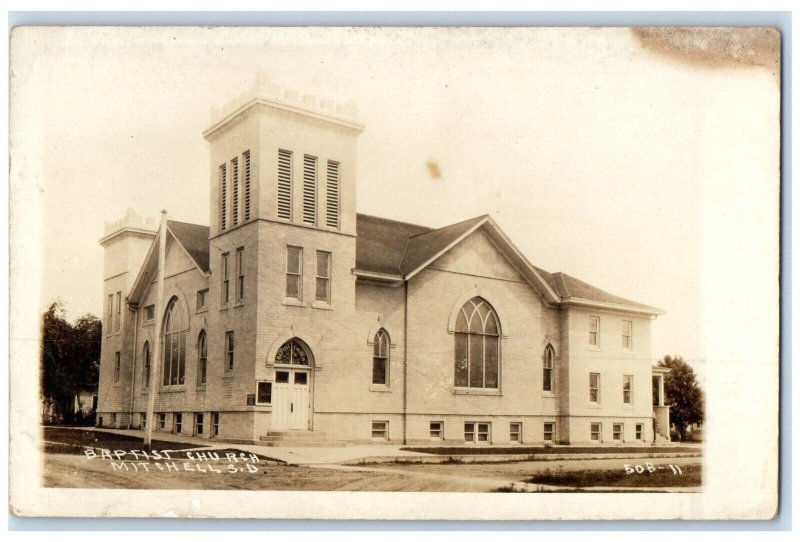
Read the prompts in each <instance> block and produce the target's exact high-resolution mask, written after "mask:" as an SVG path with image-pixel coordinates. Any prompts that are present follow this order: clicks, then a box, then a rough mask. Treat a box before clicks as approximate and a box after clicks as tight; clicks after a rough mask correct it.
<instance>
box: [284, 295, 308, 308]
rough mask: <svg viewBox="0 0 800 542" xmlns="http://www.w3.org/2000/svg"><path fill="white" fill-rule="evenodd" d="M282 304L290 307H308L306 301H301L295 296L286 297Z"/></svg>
mask: <svg viewBox="0 0 800 542" xmlns="http://www.w3.org/2000/svg"><path fill="white" fill-rule="evenodd" d="M281 305H288V306H289V307H307V306H308V305H306V304H305V303H304V302H302V301H300V300H299V299H297V298H295V297H284V298H283V301H281Z"/></svg>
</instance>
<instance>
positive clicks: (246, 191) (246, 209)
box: [244, 150, 250, 221]
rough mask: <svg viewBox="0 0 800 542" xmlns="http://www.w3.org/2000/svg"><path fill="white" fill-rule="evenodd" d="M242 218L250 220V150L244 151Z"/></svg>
mask: <svg viewBox="0 0 800 542" xmlns="http://www.w3.org/2000/svg"><path fill="white" fill-rule="evenodd" d="M244 219H245V221H247V220H250V151H249V150H246V151H244Z"/></svg>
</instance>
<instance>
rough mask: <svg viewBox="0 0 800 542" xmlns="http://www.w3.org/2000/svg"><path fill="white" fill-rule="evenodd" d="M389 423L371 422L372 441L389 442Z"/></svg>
mask: <svg viewBox="0 0 800 542" xmlns="http://www.w3.org/2000/svg"><path fill="white" fill-rule="evenodd" d="M388 437H389V422H384V421H381V422H372V440H389V438H388Z"/></svg>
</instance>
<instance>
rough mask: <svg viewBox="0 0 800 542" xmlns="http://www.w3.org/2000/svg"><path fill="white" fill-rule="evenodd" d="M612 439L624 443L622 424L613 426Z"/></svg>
mask: <svg viewBox="0 0 800 542" xmlns="http://www.w3.org/2000/svg"><path fill="white" fill-rule="evenodd" d="M611 433H612V435H611V438H612V439H613V440H618V441H620V442H622V424H621V423H615V424H613V425H612V426H611Z"/></svg>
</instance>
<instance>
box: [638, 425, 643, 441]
mask: <svg viewBox="0 0 800 542" xmlns="http://www.w3.org/2000/svg"><path fill="white" fill-rule="evenodd" d="M636 440H644V424H643V423H637V424H636Z"/></svg>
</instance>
